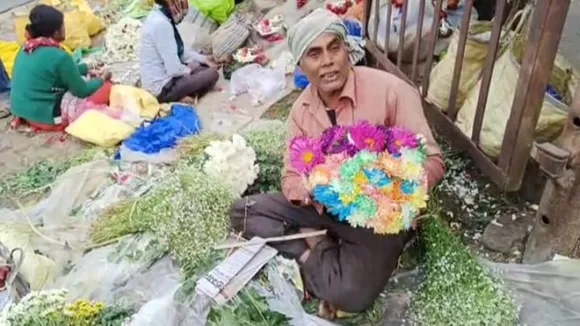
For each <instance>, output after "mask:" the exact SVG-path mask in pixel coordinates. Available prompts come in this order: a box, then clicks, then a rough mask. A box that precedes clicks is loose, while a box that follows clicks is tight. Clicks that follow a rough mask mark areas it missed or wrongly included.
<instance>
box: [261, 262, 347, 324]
mask: <svg viewBox="0 0 580 326" xmlns="http://www.w3.org/2000/svg"><path fill="white" fill-rule="evenodd" d="M266 272H267V273H268V280H269V281H270V285H271V287H272V291H270V290H267V289H265V288H264V287H262V286H260V285H257V284H256V283H253V284H254V285H255V287H256V290H258V292H259V293H260V295H262V296H264V297H265V298H266V300H267V301H268V306H269V307H270V310H272V311H276V312H279V313H281V314H283V315H285V316H286V317H288V318H290V319H291V320H290V324H291V325H292V326H336V324H334V323H331V322H329V321H326V320H324V319H322V318H319V317H316V316H313V315H310V314H308V313H306V311H304V308H303V307H302V304H301V303H300V299H299V298H298V294H297V293H296V288H295V287H294V286H293V285H292V284H290V283H289V282H288V281H286V280H285V279H284V278H283V277H282V275H281V273H280V271H279V270H278V268H277V267H276V265H275V264H272V263H270V264H268V266H266Z"/></svg>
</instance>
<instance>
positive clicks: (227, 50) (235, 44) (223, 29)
mask: <svg viewBox="0 0 580 326" xmlns="http://www.w3.org/2000/svg"><path fill="white" fill-rule="evenodd" d="M249 36H250V26H249V24H248V23H247V22H246V21H245V19H244V18H243V17H242V16H241V15H240V14H238V13H234V14H233V15H232V16H231V17H230V18H229V19H228V21H227V22H225V23H224V24H223V25H222V26H220V27H219V28H218V29H217V30H216V31H215V33H213V34H212V35H211V39H212V44H211V46H212V49H213V55H214V57H215V58H216V59H217V60H218V61H219V60H224V59H226V58H227V57H228V56H230V55H232V54H233V53H234V52H235V51H236V50H237V49H239V48H240V47H241V46H242V45H244V43H246V40H247V39H248V37H249Z"/></svg>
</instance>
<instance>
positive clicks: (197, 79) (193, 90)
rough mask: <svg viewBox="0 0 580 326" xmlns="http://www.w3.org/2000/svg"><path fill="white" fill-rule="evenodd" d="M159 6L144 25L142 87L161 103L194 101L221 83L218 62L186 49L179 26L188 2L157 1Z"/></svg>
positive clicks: (182, 0)
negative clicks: (218, 82)
mask: <svg viewBox="0 0 580 326" xmlns="http://www.w3.org/2000/svg"><path fill="white" fill-rule="evenodd" d="M155 3H156V5H155V6H154V7H153V10H152V11H151V12H150V13H149V15H148V16H147V18H146V19H145V22H144V23H143V29H142V35H141V47H140V56H139V61H140V64H141V86H142V87H143V88H144V89H146V90H147V91H148V92H150V93H151V94H153V95H155V96H156V97H157V99H158V100H159V101H160V102H177V101H182V102H190V101H191V100H192V99H193V98H194V97H196V96H200V95H203V94H204V93H206V92H208V91H209V90H211V89H212V88H213V86H214V85H215V83H216V82H217V80H218V78H219V74H218V71H217V69H216V65H215V62H214V60H213V58H212V57H211V56H205V55H202V54H200V53H198V52H196V51H193V50H190V49H186V48H185V45H184V43H183V39H182V38H181V35H180V34H179V31H178V30H177V25H178V24H179V23H181V22H182V21H183V18H185V16H186V15H187V12H188V10H189V5H188V2H187V0H155ZM172 36H173V37H172Z"/></svg>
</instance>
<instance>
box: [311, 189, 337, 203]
mask: <svg viewBox="0 0 580 326" xmlns="http://www.w3.org/2000/svg"><path fill="white" fill-rule="evenodd" d="M312 196H314V200H316V201H317V202H319V203H321V204H322V205H324V206H327V207H332V206H336V205H338V204H340V198H339V196H338V193H337V192H336V191H333V190H332V188H331V187H330V186H328V185H317V186H316V187H314V189H313V190H312Z"/></svg>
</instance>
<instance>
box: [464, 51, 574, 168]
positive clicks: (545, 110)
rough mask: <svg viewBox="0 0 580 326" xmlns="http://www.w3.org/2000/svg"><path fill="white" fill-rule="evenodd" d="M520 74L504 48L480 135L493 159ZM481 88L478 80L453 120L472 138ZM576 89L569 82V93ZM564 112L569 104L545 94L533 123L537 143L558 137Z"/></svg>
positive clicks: (491, 86)
mask: <svg viewBox="0 0 580 326" xmlns="http://www.w3.org/2000/svg"><path fill="white" fill-rule="evenodd" d="M556 65H558V62H556ZM519 73H520V65H519V64H518V63H517V61H516V60H515V58H514V57H513V55H512V52H511V51H506V52H505V53H504V54H503V55H502V56H501V57H500V58H499V59H498V60H497V61H496V64H495V67H494V71H493V76H492V79H491V84H490V88H489V96H488V100H487V104H486V106H485V116H484V118H483V124H482V128H481V134H480V147H481V149H482V150H483V151H484V152H485V153H486V154H487V155H489V156H491V157H493V158H496V157H498V156H499V153H500V150H501V146H502V142H503V138H504V134H505V128H506V125H507V122H508V119H509V116H510V111H511V108H512V102H513V97H514V94H515V91H516V88H517V83H518V77H519ZM480 88H481V81H479V82H478V83H477V84H476V85H475V86H474V87H473V89H472V90H471V92H469V94H467V98H466V99H465V103H464V104H463V106H462V107H461V108H460V109H459V113H458V114H457V121H456V122H455V123H456V125H457V126H458V127H459V129H461V131H463V133H464V134H465V135H467V136H468V137H471V133H472V130H473V120H474V118H475V110H476V106H477V101H478V99H479V90H480ZM575 88H576V87H575V85H572V84H570V85H569V89H570V93H571V94H572V96H573V95H574V91H575ZM567 111H568V106H567V105H566V104H564V103H562V102H560V101H558V100H556V99H555V98H553V97H552V96H550V95H549V94H546V95H545V96H544V103H543V105H542V110H541V112H540V118H539V120H538V124H537V125H536V131H535V136H534V137H535V139H536V140H537V141H538V142H546V141H550V140H553V139H554V138H555V137H557V136H558V135H559V134H560V132H561V131H562V128H563V127H564V122H565V121H566V117H567Z"/></svg>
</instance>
